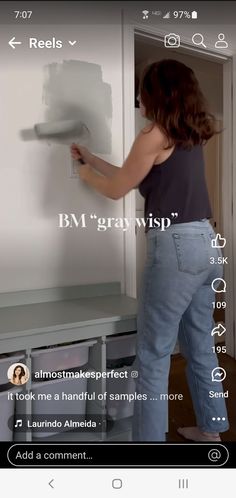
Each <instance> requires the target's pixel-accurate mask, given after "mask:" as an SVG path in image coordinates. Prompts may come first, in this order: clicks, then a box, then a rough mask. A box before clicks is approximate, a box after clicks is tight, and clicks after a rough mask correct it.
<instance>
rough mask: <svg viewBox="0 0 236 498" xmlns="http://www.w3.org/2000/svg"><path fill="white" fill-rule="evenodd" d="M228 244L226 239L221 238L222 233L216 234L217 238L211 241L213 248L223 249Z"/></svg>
mask: <svg viewBox="0 0 236 498" xmlns="http://www.w3.org/2000/svg"><path fill="white" fill-rule="evenodd" d="M225 244H226V239H225V238H224V237H221V235H220V233H217V234H216V238H215V239H212V241H211V247H214V248H218V249H222V248H223V247H225Z"/></svg>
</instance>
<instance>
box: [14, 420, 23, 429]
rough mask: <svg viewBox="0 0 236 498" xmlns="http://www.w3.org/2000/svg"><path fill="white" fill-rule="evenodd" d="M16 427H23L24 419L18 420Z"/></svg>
mask: <svg viewBox="0 0 236 498" xmlns="http://www.w3.org/2000/svg"><path fill="white" fill-rule="evenodd" d="M14 427H22V419H17V421H16V423H15V425H14Z"/></svg>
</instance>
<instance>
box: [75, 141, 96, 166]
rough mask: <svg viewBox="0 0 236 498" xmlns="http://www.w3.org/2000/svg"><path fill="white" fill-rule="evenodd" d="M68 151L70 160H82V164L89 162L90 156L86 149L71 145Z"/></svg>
mask: <svg viewBox="0 0 236 498" xmlns="http://www.w3.org/2000/svg"><path fill="white" fill-rule="evenodd" d="M70 151H71V157H72V159H74V161H77V160H78V159H83V161H84V163H89V162H90V159H91V156H92V154H91V153H90V152H89V150H88V149H87V148H86V147H83V146H82V145H77V144H75V143H73V144H71V147H70Z"/></svg>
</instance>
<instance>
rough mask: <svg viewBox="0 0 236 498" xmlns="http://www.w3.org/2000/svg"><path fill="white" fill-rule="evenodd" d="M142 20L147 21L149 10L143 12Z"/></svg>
mask: <svg viewBox="0 0 236 498" xmlns="http://www.w3.org/2000/svg"><path fill="white" fill-rule="evenodd" d="M142 13H143V19H148V14H149V10H143V11H142Z"/></svg>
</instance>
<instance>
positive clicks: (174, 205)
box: [138, 145, 212, 232]
mask: <svg viewBox="0 0 236 498" xmlns="http://www.w3.org/2000/svg"><path fill="white" fill-rule="evenodd" d="M138 189H139V192H140V194H141V195H142V196H143V197H144V198H145V206H144V216H145V220H146V226H145V232H147V231H148V230H149V229H150V228H155V225H154V226H149V225H153V223H150V222H148V218H150V219H152V220H153V221H154V218H165V217H167V218H170V219H171V223H172V224H173V223H188V222H191V221H199V220H201V219H204V218H211V217H212V211H211V206H210V201H209V196H208V191H207V185H206V179H205V165H204V157H203V150H202V146H201V145H195V146H194V147H192V149H191V150H186V149H184V148H182V147H180V146H176V147H175V149H174V151H173V152H172V154H171V155H170V157H169V158H168V159H167V160H166V161H164V162H163V163H161V164H160V165H157V164H155V165H153V167H152V168H151V170H150V171H149V173H148V174H147V176H145V178H144V179H143V180H142V182H141V183H140V184H139V186H138ZM171 213H178V217H177V218H172V217H171Z"/></svg>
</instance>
